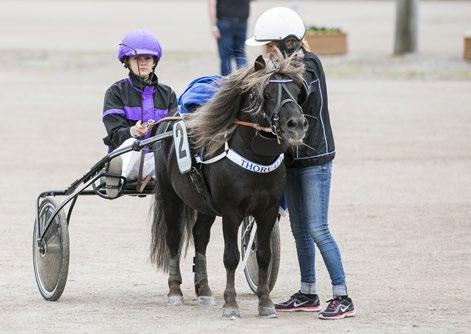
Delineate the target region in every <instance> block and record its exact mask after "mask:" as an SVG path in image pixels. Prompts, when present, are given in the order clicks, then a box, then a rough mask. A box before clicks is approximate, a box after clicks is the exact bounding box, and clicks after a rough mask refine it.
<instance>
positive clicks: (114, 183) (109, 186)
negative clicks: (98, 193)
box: [106, 156, 122, 198]
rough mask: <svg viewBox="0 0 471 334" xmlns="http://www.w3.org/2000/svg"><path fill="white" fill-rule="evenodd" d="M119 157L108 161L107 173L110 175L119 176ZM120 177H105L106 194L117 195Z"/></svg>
mask: <svg viewBox="0 0 471 334" xmlns="http://www.w3.org/2000/svg"><path fill="white" fill-rule="evenodd" d="M121 165H122V162H121V157H119V156H118V157H116V158H114V159H113V160H111V161H110V165H109V168H108V170H107V173H109V174H112V175H117V176H121V168H122V166H121ZM120 181H121V179H120V178H119V177H110V176H108V177H107V178H106V195H107V196H108V197H110V198H115V197H118V194H119V185H120Z"/></svg>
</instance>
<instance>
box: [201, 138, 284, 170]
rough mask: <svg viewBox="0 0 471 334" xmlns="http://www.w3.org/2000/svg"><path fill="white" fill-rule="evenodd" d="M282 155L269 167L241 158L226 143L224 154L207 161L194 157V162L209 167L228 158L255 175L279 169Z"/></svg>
mask: <svg viewBox="0 0 471 334" xmlns="http://www.w3.org/2000/svg"><path fill="white" fill-rule="evenodd" d="M284 157H285V156H284V154H283V153H282V154H280V155H279V156H278V158H276V159H275V161H274V162H272V163H271V164H270V165H262V164H259V163H257V162H254V161H251V160H249V159H246V158H245V157H243V156H241V155H240V154H239V153H237V152H236V151H234V150H233V149H231V148H230V147H229V144H228V143H227V141H226V142H225V144H224V152H222V153H220V154H218V155H217V156H215V157H213V158H211V159H208V160H203V159H202V158H201V157H200V156H199V155H197V156H195V160H196V162H198V163H201V164H204V165H209V164H212V163H215V162H216V161H219V160H221V159H224V158H228V159H229V160H231V161H232V162H233V163H235V164H236V165H238V166H240V167H242V168H244V169H246V170H249V171H251V172H255V173H270V172H272V171H274V170H275V169H277V168H278V167H280V165H281V163H282V162H283V159H284Z"/></svg>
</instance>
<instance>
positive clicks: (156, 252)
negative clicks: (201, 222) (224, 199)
mask: <svg viewBox="0 0 471 334" xmlns="http://www.w3.org/2000/svg"><path fill="white" fill-rule="evenodd" d="M181 206H182V207H178V206H177V207H176V209H177V210H178V213H177V214H176V216H177V217H178V218H177V221H176V222H167V221H166V220H165V209H166V208H165V205H164V203H163V201H162V193H161V191H160V189H159V187H156V194H155V197H154V203H153V222H152V240H151V245H150V260H151V262H152V263H154V264H155V265H156V266H157V269H161V270H163V271H165V272H168V268H169V266H168V264H169V259H170V257H171V255H170V247H169V245H168V244H167V234H168V229H169V227H170V228H171V229H178V230H179V232H180V233H179V235H180V236H181V238H180V243H179V245H178V254H180V253H181V250H182V247H183V245H184V244H185V255H186V253H187V250H188V246H189V243H190V242H191V241H192V240H193V238H192V236H193V233H192V231H193V226H194V224H195V221H196V211H195V210H193V209H192V208H190V207H189V206H187V205H186V204H184V203H183V201H181ZM167 209H169V208H167ZM174 210H175V208H174ZM175 232H176V231H175ZM175 241H176V240H175Z"/></svg>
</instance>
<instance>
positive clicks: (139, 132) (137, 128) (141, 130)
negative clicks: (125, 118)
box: [131, 121, 149, 137]
mask: <svg viewBox="0 0 471 334" xmlns="http://www.w3.org/2000/svg"><path fill="white" fill-rule="evenodd" d="M147 131H149V128H148V127H147V125H146V124H142V122H141V121H138V122H137V123H136V125H134V126H133V127H132V128H131V132H132V135H133V137H142V136H144V135H145V134H146V132H147Z"/></svg>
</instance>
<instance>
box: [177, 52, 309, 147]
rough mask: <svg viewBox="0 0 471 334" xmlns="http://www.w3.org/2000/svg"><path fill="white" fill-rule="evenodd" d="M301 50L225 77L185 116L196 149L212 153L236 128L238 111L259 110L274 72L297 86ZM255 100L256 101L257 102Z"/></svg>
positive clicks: (302, 71)
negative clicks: (250, 95)
mask: <svg viewBox="0 0 471 334" xmlns="http://www.w3.org/2000/svg"><path fill="white" fill-rule="evenodd" d="M302 56H303V54H302V53H298V54H294V55H292V56H291V57H289V58H287V59H284V58H283V59H282V60H279V61H277V62H276V63H271V62H269V65H267V66H265V67H264V68H262V69H259V70H255V66H247V67H244V68H241V69H239V70H237V71H235V72H233V73H232V74H230V75H229V76H227V77H225V78H224V79H223V80H222V82H221V86H220V88H219V90H218V91H217V92H216V94H215V95H214V97H213V98H212V99H211V100H209V101H208V102H207V103H206V104H204V105H203V106H201V107H200V108H199V109H197V110H196V111H195V112H193V113H192V114H190V115H188V116H186V117H185V124H186V127H187V130H188V134H189V136H190V138H191V141H192V143H193V145H194V148H195V149H196V150H198V151H199V150H200V149H203V148H204V149H205V150H206V153H207V154H209V155H211V154H213V153H214V152H216V151H217V150H218V149H219V148H220V147H221V146H222V145H224V142H225V141H226V138H230V137H231V135H232V133H233V132H234V130H235V128H236V124H234V121H235V120H236V119H237V116H238V115H239V113H240V112H241V111H242V112H248V113H254V114H255V113H258V112H260V111H261V108H262V103H261V101H263V92H264V90H265V87H266V85H267V84H268V80H269V79H270V78H271V77H272V76H273V75H274V74H280V75H285V76H287V77H289V78H290V79H292V80H294V81H295V82H296V83H297V84H298V85H302V83H303V74H304V64H303V62H302ZM249 92H251V93H252V92H254V93H255V96H254V97H255V98H254V99H251V101H252V103H251V105H249V106H247V107H245V108H243V110H242V107H243V106H242V97H243V96H244V95H245V94H247V93H249ZM257 101H258V102H257Z"/></svg>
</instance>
